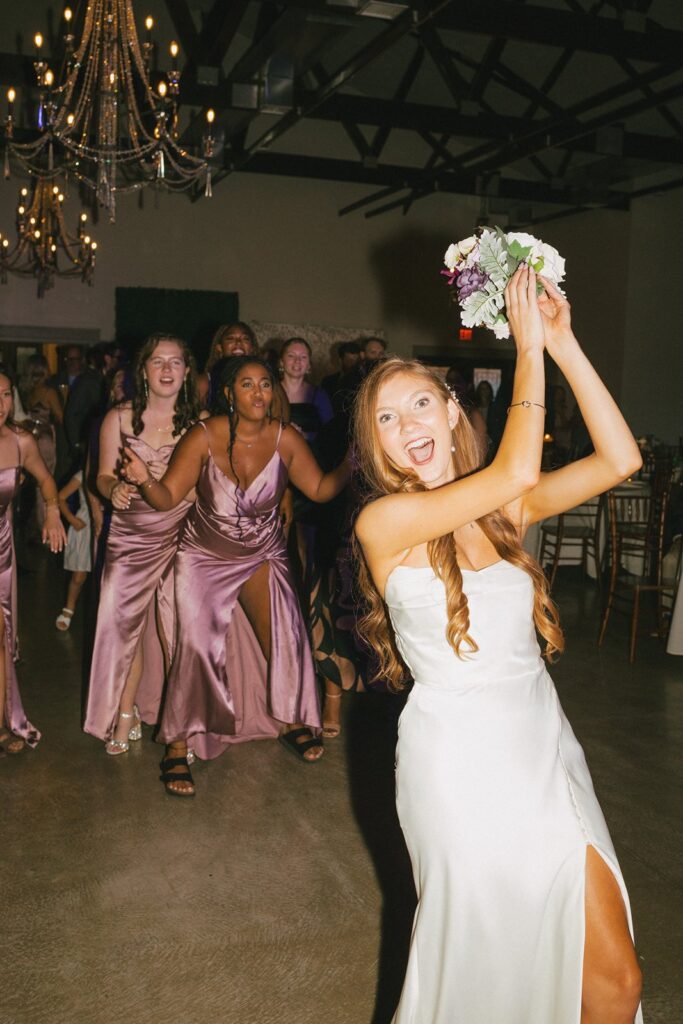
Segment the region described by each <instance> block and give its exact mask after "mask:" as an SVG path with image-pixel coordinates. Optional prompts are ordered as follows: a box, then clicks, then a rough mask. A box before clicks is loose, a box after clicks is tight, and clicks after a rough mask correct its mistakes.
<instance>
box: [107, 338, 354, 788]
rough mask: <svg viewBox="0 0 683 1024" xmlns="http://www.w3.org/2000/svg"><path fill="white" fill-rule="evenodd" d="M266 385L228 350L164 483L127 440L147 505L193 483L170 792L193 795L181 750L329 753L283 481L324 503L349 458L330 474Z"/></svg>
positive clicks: (250, 363) (165, 503)
mask: <svg viewBox="0 0 683 1024" xmlns="http://www.w3.org/2000/svg"><path fill="white" fill-rule="evenodd" d="M274 385H275V378H274V376H273V371H272V370H271V368H270V367H269V366H267V365H266V364H265V363H263V362H261V361H260V360H258V359H255V358H254V357H253V356H242V357H241V358H239V359H230V360H227V361H226V363H225V365H224V368H223V374H222V378H221V381H220V394H221V395H222V398H223V403H222V406H220V405H218V406H217V407H215V411H216V415H214V416H212V417H211V418H210V419H209V420H207V421H206V422H204V423H201V424H198V425H197V426H195V427H193V428H192V430H190V431H189V432H188V434H187V437H185V438H183V440H182V442H181V443H180V445H179V446H178V450H177V451H176V453H175V455H174V457H173V459H172V461H171V465H170V466H169V469H168V471H167V473H166V474H165V475H164V476H163V477H162V478H161V479H160V480H158V479H156V478H155V476H154V474H151V473H150V472H149V471H148V467H147V466H145V464H144V462H143V461H142V460H141V459H140V458H139V455H138V454H137V453H136V452H135V451H133V450H132V446H130V447H128V448H126V449H125V453H124V454H125V457H126V463H127V464H126V469H125V473H126V478H127V479H128V480H130V481H131V482H133V483H135V484H136V485H138V487H139V488H140V493H141V494H142V496H143V497H144V499H145V500H146V501H148V502H149V504H150V505H151V506H152V507H153V508H156V509H160V510H161V509H167V510H168V509H173V508H175V507H176V506H177V505H178V502H179V501H181V500H182V496H183V495H184V494H186V493H187V491H188V490H190V488H192V487H195V486H196V488H197V501H196V504H195V505H194V507H193V509H192V510H191V512H190V515H189V516H188V518H187V521H186V524H185V530H184V531H183V536H182V539H181V542H180V547H179V550H178V555H177V558H176V567H175V573H176V602H177V609H178V641H177V645H176V651H175V657H174V659H173V665H172V667H171V672H170V676H169V682H168V689H167V693H166V699H165V702H164V711H163V716H162V720H161V726H160V729H159V738H160V739H161V740H162V741H163V742H165V743H166V744H168V747H167V751H166V755H167V756H166V758H165V759H164V761H162V766H161V767H162V776H161V778H162V781H163V782H164V784H165V786H166V789H167V792H168V793H170V794H171V795H173V796H182V797H186V796H192V795H193V794H194V785H193V782H192V776H191V774H190V772H189V768H188V764H187V753H188V747H189V748H190V749H192V750H194V752H195V753H196V754H198V755H199V756H200V757H202V758H212V757H216V756H217V755H218V754H220V753H221V752H222V751H223V750H224V749H225V748H226V746H227V745H229V744H231V743H239V742H245V741H246V740H251V739H267V738H274V737H278V736H279V738H280V740H281V742H282V743H283V744H284V745H285V746H286V747H287V749H288V750H290V751H291V753H293V754H295V755H296V756H297V757H299V758H301V759H302V760H303V761H305V762H313V761H317V760H319V758H320V757H321V756H322V753H323V748H322V741H321V740H320V739H319V738H317V737H316V736H315V735H314V731H315V730H317V729H318V728H319V727H320V710H319V707H318V695H317V689H316V681H315V671H314V668H313V658H312V656H311V651H310V647H309V642H308V635H307V632H306V627H305V625H304V621H303V617H302V614H301V609H300V608H299V604H298V601H297V598H296V594H295V591H294V584H293V579H292V573H291V570H290V567H289V562H288V559H287V549H286V541H285V536H284V530H283V527H282V521H281V516H280V511H279V503H280V499H281V497H282V493H283V491H284V489H285V487H286V486H287V481H288V479H291V481H292V483H293V484H295V486H297V487H298V488H299V489H300V490H301V491H303V493H304V494H305V495H306V496H307V497H308V498H310V499H311V501H320V502H324V501H329V500H330V499H331V498H333V497H334V496H335V495H336V494H338V493H339V491H340V490H341V489H342V487H344V486H345V484H346V483H347V481H348V479H349V475H350V471H349V467H348V465H347V463H346V462H345V461H344V462H342V464H341V465H340V466H338V467H337V468H336V469H334V470H333V471H332V472H330V473H324V472H323V471H322V470H321V469H320V467H319V466H318V464H317V462H316V461H315V459H314V458H313V456H312V455H311V452H310V449H309V447H308V445H307V444H306V442H305V441H304V440H303V438H302V437H301V435H300V434H299V433H298V431H296V430H294V429H293V428H292V427H287V426H285V425H284V424H283V423H282V422H281V421H279V420H276V419H275V418H274V417H272V416H270V409H271V404H272V400H273V390H274Z"/></svg>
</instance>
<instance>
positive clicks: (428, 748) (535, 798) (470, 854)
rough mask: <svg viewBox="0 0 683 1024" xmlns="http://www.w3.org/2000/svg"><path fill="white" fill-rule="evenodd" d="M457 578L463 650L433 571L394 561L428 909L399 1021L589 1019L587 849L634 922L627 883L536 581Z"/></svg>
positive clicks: (418, 925)
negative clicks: (462, 653) (548, 636)
mask: <svg viewBox="0 0 683 1024" xmlns="http://www.w3.org/2000/svg"><path fill="white" fill-rule="evenodd" d="M462 575H463V589H464V592H465V594H466V596H467V600H468V603H469V613H470V634H471V636H472V637H473V638H474V639H475V640H476V642H477V644H478V645H479V651H478V652H477V653H474V654H470V655H468V656H467V657H466V658H465V659H464V660H463V659H461V658H458V657H457V656H456V655H455V653H454V651H453V650H452V648H451V647H450V646H449V644H448V641H447V640H446V623H447V616H446V595H445V590H444V586H443V584H442V582H441V581H440V580H439V579H438V578H437V577H436V576H435V575H434V573H433V571H432V569H431V568H430V567H426V568H422V567H420V568H415V567H409V566H399V567H398V568H396V569H394V570H393V572H392V573H391V575H390V576H389V579H388V581H387V585H386V593H385V600H386V604H387V606H388V609H389V612H390V615H391V621H392V623H393V626H394V630H395V633H396V641H397V644H398V648H399V650H400V652H401V654H402V656H403V658H404V659H405V662H406V664H407V665H408V667H409V669H410V670H411V673H412V675H413V678H414V680H415V685H414V687H413V689H412V691H411V693H410V696H409V697H408V701H407V704H406V707H405V709H404V711H403V713H402V715H401V718H400V722H399V739H398V747H397V764H396V794H397V796H396V798H397V807H398V815H399V819H400V822H401V826H402V829H403V832H404V835H405V839H406V843H407V846H408V851H409V853H410V858H411V862H412V866H413V875H414V878H415V886H416V889H417V895H418V905H417V910H416V913H415V920H414V924H413V933H412V939H411V945H410V956H409V960H408V969H407V973H406V977H405V982H404V986H403V992H402V995H401V1000H400V1003H399V1007H398V1009H397V1011H396V1015H395V1017H394V1024H579V1021H580V1017H581V983H582V963H583V947H584V927H585V913H584V879H585V862H586V847H587V846H588V845H589V844H590V845H592V846H593V847H595V849H596V850H597V851H598V852H599V853H600V854H601V856H602V857H603V858H604V860H605V861H606V863H607V865H608V866H609V867H610V869H611V870H612V872H613V873H614V875H615V877H616V879H617V881H618V883H619V887H620V889H621V892H622V895H623V898H624V902H625V904H626V907H627V913H628V918H629V925H630V924H631V915H630V908H629V903H628V895H627V893H626V887H625V885H624V880H623V877H622V874H621V871H620V868H619V864H618V862H617V858H616V854H615V852H614V848H613V846H612V842H611V840H610V836H609V832H608V829H607V825H606V824H605V819H604V818H603V815H602V811H601V810H600V806H599V804H598V801H597V799H596V796H595V793H594V791H593V785H592V782H591V778H590V774H589V772H588V767H587V765H586V761H585V759H584V755H583V751H582V749H581V747H580V746H579V743H578V742H577V740H576V737H575V736H574V733H573V732H572V729H571V726H570V725H569V723H568V721H567V719H566V718H565V716H564V713H563V711H562V708H561V706H560V702H559V699H558V696H557V693H556V691H555V687H554V685H553V682H552V680H551V678H550V676H549V675H548V672H547V671H546V668H545V664H544V662H543V661H542V659H541V654H540V650H539V646H538V642H537V639H536V633H535V629H534V623H533V615H532V611H533V598H534V593H533V583H532V581H531V578H530V577H529V576H528V574H527V573H525V572H524V571H523V570H522V569H519V568H517V567H516V566H513V565H511V564H510V563H509V562H505V561H500V562H496V563H494V564H493V565H490V566H488V567H486V568H484V569H481V570H480V571H478V572H467V571H463V574H462ZM636 1024H642V1015H641V1011H640V1010H639V1011H638V1015H637V1017H636Z"/></svg>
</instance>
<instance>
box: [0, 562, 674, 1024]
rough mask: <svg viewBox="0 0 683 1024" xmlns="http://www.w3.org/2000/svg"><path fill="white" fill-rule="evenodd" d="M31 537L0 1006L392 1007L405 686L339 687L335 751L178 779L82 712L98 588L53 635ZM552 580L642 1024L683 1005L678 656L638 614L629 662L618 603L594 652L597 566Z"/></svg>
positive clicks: (402, 941)
mask: <svg viewBox="0 0 683 1024" xmlns="http://www.w3.org/2000/svg"><path fill="white" fill-rule="evenodd" d="M27 559H28V566H29V568H30V569H31V570H32V571H25V572H23V573H22V575H21V577H20V601H21V618H20V623H21V638H22V652H23V658H22V661H21V664H20V666H19V672H20V678H21V681H22V689H23V695H24V702H25V705H26V708H27V710H28V712H29V717H30V718H31V719H32V721H33V722H34V723H35V724H36V725H37V726H38V727H39V728H40V729H42V731H43V740H42V742H41V744H40V746H39V747H38V749H37V750H35V751H27V752H25V753H24V754H22V755H19V756H16V757H6V758H4V759H3V760H1V761H0V787H1V788H2V803H1V805H0V806H1V807H2V868H1V872H2V874H1V876H0V879H1V881H0V885H1V887H2V900H1V902H0V976H1V977H2V983H1V985H0V1024H119V1022H126V1024H175V1022H177V1024H271V1022H272V1024H276V1022H277V1024H281V1022H285V1021H296V1022H297V1024H313V1022H315V1024H318V1022H320V1021H326V1022H329V1024H388V1022H389V1021H390V1019H391V1014H392V1010H393V1006H394V1004H395V1002H396V999H397V997H398V992H399V987H400V983H401V978H402V972H403V967H404V962H405V955H406V947H407V939H408V934H409V929H410V921H411V915H412V909H413V907H412V904H413V899H414V897H413V894H412V887H411V882H410V874H409V866H408V863H407V858H406V854H405V851H404V848H403V845H402V841H401V834H400V831H399V829H398V826H397V823H396V820H395V816H394V810H393V802H392V796H393V742H394V732H395V723H396V718H397V716H398V713H399V711H400V706H401V704H400V699H398V698H395V697H384V696H379V695H372V694H370V695H359V696H356V697H355V698H354V697H351V698H347V699H346V700H345V728H344V734H343V737H342V738H340V739H339V740H337V741H334V742H329V743H328V746H327V752H326V755H325V758H324V761H323V762H322V763H321V764H320V765H314V766H310V765H304V764H301V763H299V762H297V761H296V760H295V759H294V758H293V757H291V756H290V755H289V754H288V753H287V752H286V751H285V750H283V749H282V747H280V746H279V745H278V744H277V743H253V744H249V745H246V746H243V747H240V748H236V749H234V750H232V751H230V752H229V753H228V754H227V755H226V756H224V757H223V758H221V759H220V760H219V761H217V762H214V763H212V764H208V765H199V766H197V768H196V771H195V779H196V783H197V796H196V798H195V799H194V800H188V801H181V800H178V799H171V798H169V797H167V796H166V795H165V794H164V791H163V789H162V787H161V785H160V783H159V782H158V781H157V775H158V772H157V762H158V759H159V753H160V748H158V747H157V746H156V745H155V744H154V743H153V742H152V741H151V738H150V735H149V730H147V729H146V730H145V735H144V738H143V740H142V742H141V743H138V744H135V745H134V747H133V749H132V750H131V752H130V753H129V754H128V755H126V756H123V757H118V758H110V757H106V756H105V754H104V752H103V749H102V745H101V744H100V743H98V742H96V741H95V740H94V739H92V738H91V737H88V736H85V735H84V734H83V733H82V732H81V730H80V711H81V628H82V617H83V609H80V610H79V613H78V616H77V620H76V622H75V625H74V627H73V629H72V631H71V632H70V633H68V634H66V635H60V634H58V633H57V632H56V630H55V629H54V625H53V623H54V618H55V614H56V612H57V610H58V609H59V607H60V603H61V573H60V571H59V569H58V567H57V563H56V560H55V561H54V562H52V563H51V565H49V566H47V565H46V563H45V560H44V556H42V554H41V553H37V552H35V551H33V552H29V553H28V556H27ZM557 589H558V594H557V596H558V598H559V603H560V606H561V611H562V613H563V621H564V624H565V628H566V631H567V634H568V652H567V654H566V655H565V656H564V657H563V658H562V660H561V662H560V663H559V664H558V665H557V667H556V668H555V669H554V670H553V675H554V677H555V679H556V681H557V685H558V689H559V691H560V696H561V698H562V701H563V704H564V706H565V709H566V711H567V713H568V715H569V717H570V719H571V721H572V723H573V725H574V728H575V731H576V732H577V734H578V736H579V738H580V740H581V741H582V742H583V744H584V747H585V750H586V754H587V756H588V761H589V764H590V766H591V769H592V772H593V777H594V781H595V786H596V789H597V792H598V795H599V797H600V799H601V802H602V805H603V808H604V811H605V814H606V816H607V819H608V822H609V824H610V827H611V830H612V835H613V839H614V843H615V846H616V848H617V851H618V853H619V857H620V860H621V863H622V867H623V870H624V874H625V876H626V880H627V884H628V886H629V889H630V892H631V898H632V903H633V909H634V916H635V920H636V929H637V938H638V946H639V953H640V956H641V958H642V963H643V968H644V974H645V981H646V993H645V1000H644V1005H645V1020H646V1024H677V1022H680V1021H683V969H682V967H681V965H682V963H683V924H682V921H683V824H682V820H681V805H682V802H683V801H682V794H683V786H682V782H683V756H682V749H683V746H682V740H683V659H675V658H672V657H670V656H667V655H666V654H665V653H664V651H663V649H662V648H661V647H660V646H659V645H658V643H657V641H655V640H652V639H648V638H647V637H645V638H644V639H643V640H642V642H641V644H640V648H639V652H638V658H637V662H636V664H635V665H634V666H633V667H631V666H629V664H628V660H627V646H626V630H625V624H624V621H623V620H618V619H615V622H614V624H613V627H612V628H611V630H610V633H609V635H608V640H607V642H606V644H605V646H604V648H603V649H602V650H600V651H598V649H597V648H596V645H595V634H596V609H595V592H594V590H593V589H592V586H591V585H587V586H586V587H584V586H583V584H582V583H581V582H580V581H579V580H578V579H577V578H571V575H570V576H569V577H565V578H564V579H561V580H558V588H557ZM510 941H511V942H514V936H510ZM491 1024H506V1022H504V1021H492V1022H491ZM548 1024H551V1022H548Z"/></svg>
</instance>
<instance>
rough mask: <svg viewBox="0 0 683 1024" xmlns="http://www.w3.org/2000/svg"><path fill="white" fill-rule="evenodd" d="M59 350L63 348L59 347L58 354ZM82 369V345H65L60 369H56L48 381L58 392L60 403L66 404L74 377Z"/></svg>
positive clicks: (83, 366)
mask: <svg viewBox="0 0 683 1024" xmlns="http://www.w3.org/2000/svg"><path fill="white" fill-rule="evenodd" d="M61 351H63V350H62V349H60V355H61ZM84 369H85V359H84V358H83V349H82V347H81V346H80V345H67V346H66V351H65V352H64V361H63V364H62V368H61V370H58V371H57V373H55V374H54V375H53V376H52V377H50V380H49V382H48V383H49V384H51V385H52V387H53V388H56V389H57V391H58V392H59V394H60V397H61V399H62V405H65V404H66V399H67V396H68V394H69V391H70V390H71V388H72V387H73V385H74V382H75V380H76V378H77V377H79V376H80V375H81V373H83V370H84Z"/></svg>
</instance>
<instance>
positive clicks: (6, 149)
mask: <svg viewBox="0 0 683 1024" xmlns="http://www.w3.org/2000/svg"><path fill="white" fill-rule="evenodd" d="M3 173H4V175H5V180H7V179H8V178H9V176H10V173H9V146H5V166H4V172H3Z"/></svg>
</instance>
